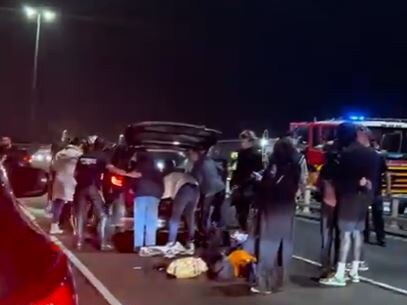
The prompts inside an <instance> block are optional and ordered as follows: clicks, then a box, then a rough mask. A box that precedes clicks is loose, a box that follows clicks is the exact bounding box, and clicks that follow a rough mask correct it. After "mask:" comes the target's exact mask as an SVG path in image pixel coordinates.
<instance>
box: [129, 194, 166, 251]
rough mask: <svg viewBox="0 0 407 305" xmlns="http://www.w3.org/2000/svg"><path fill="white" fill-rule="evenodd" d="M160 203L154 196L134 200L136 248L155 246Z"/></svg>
mask: <svg viewBox="0 0 407 305" xmlns="http://www.w3.org/2000/svg"><path fill="white" fill-rule="evenodd" d="M159 203H160V199H158V198H155V197H152V196H143V197H136V198H135V199H134V205H133V211H134V248H136V247H143V246H155V244H156V234H157V224H158V204H159Z"/></svg>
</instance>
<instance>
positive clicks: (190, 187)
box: [162, 172, 199, 252]
mask: <svg viewBox="0 0 407 305" xmlns="http://www.w3.org/2000/svg"><path fill="white" fill-rule="evenodd" d="M162 198H163V199H173V200H174V201H173V205H172V214H171V219H170V223H169V236H168V245H169V246H172V245H175V243H176V241H177V234H178V228H179V224H180V221H181V216H182V215H183V214H184V216H185V219H186V222H187V226H188V240H187V250H189V251H190V252H194V249H195V247H194V244H193V241H194V235H195V211H196V208H197V206H198V201H199V185H198V181H197V180H196V179H195V178H194V177H192V176H191V175H189V174H187V173H180V172H172V173H170V174H168V175H166V176H165V177H164V195H163V197H162Z"/></svg>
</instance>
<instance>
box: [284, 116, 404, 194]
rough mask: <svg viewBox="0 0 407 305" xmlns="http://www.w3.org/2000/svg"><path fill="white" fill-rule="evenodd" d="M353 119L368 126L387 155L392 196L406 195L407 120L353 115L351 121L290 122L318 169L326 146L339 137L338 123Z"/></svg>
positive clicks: (292, 130)
mask: <svg viewBox="0 0 407 305" xmlns="http://www.w3.org/2000/svg"><path fill="white" fill-rule="evenodd" d="M345 121H347V122H349V121H352V122H354V123H355V124H359V125H362V126H365V127H367V128H369V130H370V131H371V132H372V133H373V136H374V138H375V140H376V141H377V143H378V144H379V146H380V148H381V150H382V151H383V153H384V154H385V157H386V160H387V166H388V168H389V172H390V174H391V187H390V191H391V194H392V195H399V194H400V195H402V194H407V120H405V119H381V118H366V119H365V118H364V117H352V118H350V120H344V119H333V120H325V121H314V122H296V123H291V124H290V131H291V133H292V134H293V136H294V138H295V139H296V141H297V144H298V146H299V148H300V149H301V150H303V151H304V153H305V156H306V159H307V162H308V164H309V166H310V167H311V168H313V169H316V170H317V171H318V170H319V169H320V167H321V165H322V164H323V163H324V153H323V147H324V145H325V144H327V143H330V142H332V141H333V140H334V139H335V138H336V132H337V128H338V126H339V125H340V124H341V123H343V122H345Z"/></svg>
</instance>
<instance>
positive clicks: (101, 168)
mask: <svg viewBox="0 0 407 305" xmlns="http://www.w3.org/2000/svg"><path fill="white" fill-rule="evenodd" d="M103 148H104V142H103V140H101V139H100V138H98V139H96V140H95V143H94V144H93V147H92V148H90V149H89V151H88V152H86V153H85V154H84V155H83V156H82V157H80V158H79V160H78V164H77V167H76V180H77V183H78V184H77V190H76V196H77V202H76V205H77V206H76V210H77V211H76V218H77V232H76V233H77V243H76V246H77V248H81V247H82V244H83V238H84V234H83V230H84V226H85V220H86V211H87V205H88V203H90V204H92V207H93V210H94V212H95V213H96V216H97V217H98V220H99V222H98V235H99V242H100V248H101V250H109V249H110V248H111V246H110V245H109V243H108V236H106V233H107V232H106V231H107V230H106V229H107V222H108V216H107V215H108V214H107V212H106V210H105V206H104V200H103V197H102V192H101V185H102V175H103V174H104V173H105V171H106V170H108V171H110V172H113V173H115V174H120V175H123V176H124V175H126V176H131V174H128V173H126V172H125V171H124V170H120V169H118V168H116V167H115V166H114V165H112V164H110V162H109V160H108V157H107V155H106V154H105V152H104V151H103Z"/></svg>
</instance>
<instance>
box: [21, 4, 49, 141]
mask: <svg viewBox="0 0 407 305" xmlns="http://www.w3.org/2000/svg"><path fill="white" fill-rule="evenodd" d="M24 11H25V15H26V17H27V18H28V19H31V20H34V19H35V20H36V22H37V26H36V31H35V49H34V65H33V76H32V85H31V104H30V107H29V108H30V124H29V126H30V127H29V128H30V133H31V134H32V136H35V131H36V129H37V128H36V123H37V122H36V120H37V106H38V105H37V104H38V97H39V96H38V54H39V50H40V34H41V22H42V21H43V20H44V21H45V22H52V21H54V20H55V18H56V13H55V12H54V11H52V10H49V9H47V8H44V7H30V6H25V7H24Z"/></svg>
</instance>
